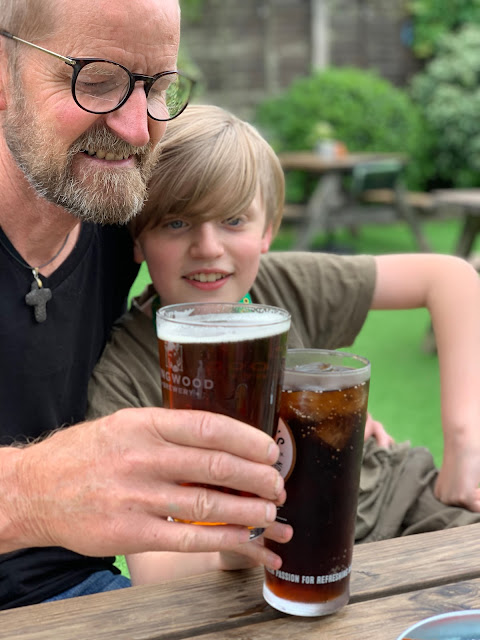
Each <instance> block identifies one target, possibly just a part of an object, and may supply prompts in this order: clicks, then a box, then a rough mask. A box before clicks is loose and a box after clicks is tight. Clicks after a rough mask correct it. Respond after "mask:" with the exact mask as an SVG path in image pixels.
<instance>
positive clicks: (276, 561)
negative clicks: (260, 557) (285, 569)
mask: <svg viewBox="0 0 480 640" xmlns="http://www.w3.org/2000/svg"><path fill="white" fill-rule="evenodd" d="M265 566H266V567H267V568H268V569H272V570H276V569H280V567H281V566H282V559H281V558H280V557H279V556H277V555H275V554H273V553H272V554H268V558H267V561H266V562H265Z"/></svg>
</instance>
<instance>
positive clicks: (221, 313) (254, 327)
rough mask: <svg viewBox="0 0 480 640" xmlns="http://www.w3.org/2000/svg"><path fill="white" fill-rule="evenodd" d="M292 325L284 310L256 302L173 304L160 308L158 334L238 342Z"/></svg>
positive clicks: (169, 338) (184, 339) (171, 338)
mask: <svg viewBox="0 0 480 640" xmlns="http://www.w3.org/2000/svg"><path fill="white" fill-rule="evenodd" d="M289 328H290V314H289V313H288V311H285V310H284V309H279V308H277V307H268V306H265V305H256V304H245V305H243V304H231V305H230V304H217V303H204V304H199V305H183V304H181V305H170V306H169V307H164V308H163V309H159V310H158V311H157V336H158V337H159V338H160V339H161V340H165V341H168V342H181V343H183V344H186V343H197V342H211V343H217V342H238V341H241V340H255V339H259V338H268V337H270V336H276V335H279V334H281V333H285V332H286V331H288V330H289Z"/></svg>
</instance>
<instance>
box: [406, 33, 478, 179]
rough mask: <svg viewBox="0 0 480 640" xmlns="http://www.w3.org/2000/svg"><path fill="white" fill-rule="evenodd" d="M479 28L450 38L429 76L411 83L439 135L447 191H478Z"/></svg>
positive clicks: (438, 156) (438, 161) (437, 154)
mask: <svg viewBox="0 0 480 640" xmlns="http://www.w3.org/2000/svg"><path fill="white" fill-rule="evenodd" d="M479 79H480V26H478V25H468V26H465V27H463V28H462V29H461V30H460V31H458V32H457V33H455V34H447V35H445V36H443V37H442V39H441V42H440V43H439V52H438V54H437V55H436V56H435V58H434V59H433V60H432V61H431V62H430V63H429V64H428V65H427V67H426V68H425V71H424V72H423V73H421V74H418V75H417V76H416V77H415V78H414V79H413V81H412V91H411V92H412V96H413V98H414V100H415V101H416V102H418V103H419V104H420V105H422V106H423V109H424V113H425V117H426V119H427V121H428V122H429V126H430V127H431V129H432V130H433V131H434V135H435V148H434V158H435V165H436V167H435V169H436V174H437V177H438V178H439V180H440V181H442V182H443V183H444V184H445V185H447V186H456V187H474V186H475V187H478V186H480V127H479V125H478V119H479V113H480V86H479Z"/></svg>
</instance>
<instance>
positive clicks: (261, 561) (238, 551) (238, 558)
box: [220, 522, 293, 571]
mask: <svg viewBox="0 0 480 640" xmlns="http://www.w3.org/2000/svg"><path fill="white" fill-rule="evenodd" d="M292 536H293V529H292V527H291V526H290V525H287V524H282V523H280V522H274V523H273V524H272V525H270V526H269V527H267V529H265V533H264V534H263V536H262V537H260V538H256V539H255V540H252V541H251V542H245V543H244V544H241V545H238V547H236V548H235V549H232V550H231V551H221V552H220V569H222V570H223V571H233V570H236V569H249V568H251V567H257V566H258V565H264V566H265V567H268V568H269V569H273V570H275V569H280V567H281V566H282V559H281V558H280V557H279V556H277V554H276V553H273V551H270V550H269V549H267V548H266V547H265V546H264V544H263V539H264V538H269V539H270V540H274V541H275V542H288V541H289V540H291V538H292Z"/></svg>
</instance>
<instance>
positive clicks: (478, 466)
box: [435, 442, 480, 512]
mask: <svg viewBox="0 0 480 640" xmlns="http://www.w3.org/2000/svg"><path fill="white" fill-rule="evenodd" d="M479 483H480V451H479V450H477V449H476V447H475V443H474V442H470V443H469V445H468V446H465V447H462V448H459V449H458V450H457V451H454V450H453V447H450V446H448V445H447V444H445V448H444V454H443V464H442V467H441V468H440V471H439V474H438V478H437V481H436V483H435V496H436V497H437V498H438V500H440V501H441V502H444V503H445V504H451V505H456V506H461V507H466V508H467V509H470V511H476V512H480V489H479Z"/></svg>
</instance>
